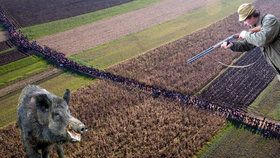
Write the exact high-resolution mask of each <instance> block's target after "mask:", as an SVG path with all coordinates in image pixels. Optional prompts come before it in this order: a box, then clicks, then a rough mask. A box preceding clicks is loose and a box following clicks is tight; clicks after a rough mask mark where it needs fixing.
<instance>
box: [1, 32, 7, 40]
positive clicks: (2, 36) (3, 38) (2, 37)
mask: <svg viewBox="0 0 280 158" xmlns="http://www.w3.org/2000/svg"><path fill="white" fill-rule="evenodd" d="M6 40H7V36H6V32H5V31H0V42H3V41H6Z"/></svg>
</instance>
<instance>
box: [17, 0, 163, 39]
mask: <svg viewBox="0 0 280 158" xmlns="http://www.w3.org/2000/svg"><path fill="white" fill-rule="evenodd" d="M159 1H160V0H134V1H132V2H129V3H125V4H122V5H118V6H115V7H112V8H107V9H103V10H99V11H96V12H92V13H88V14H83V15H79V16H75V17H71V18H67V19H63V20H57V21H52V22H49V23H44V24H39V25H34V26H30V27H26V28H23V29H22V32H23V33H24V34H25V35H27V36H28V38H29V39H37V38H40V37H43V36H47V35H52V34H56V33H58V32H63V31H66V30H70V29H73V28H75V27H79V26H82V25H85V24H89V23H93V22H95V21H98V20H102V19H105V18H109V17H112V16H116V15H120V14H123V13H127V12H130V11H133V10H137V9H141V8H144V7H146V6H149V5H151V4H153V3H156V2H159Z"/></svg>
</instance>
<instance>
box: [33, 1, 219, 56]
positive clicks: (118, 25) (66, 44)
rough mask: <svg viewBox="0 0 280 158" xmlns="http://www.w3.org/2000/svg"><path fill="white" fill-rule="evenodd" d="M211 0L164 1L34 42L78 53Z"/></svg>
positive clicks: (172, 17)
mask: <svg viewBox="0 0 280 158" xmlns="http://www.w3.org/2000/svg"><path fill="white" fill-rule="evenodd" d="M212 1H216V0H209V1H205V0H164V1H162V2H160V3H157V4H154V5H152V6H149V7H146V8H143V9H139V10H135V11H132V12H129V13H125V14H122V15H119V16H115V17H112V18H110V19H105V20H101V21H97V22H95V23H92V24H87V25H83V26H81V27H78V28H74V29H72V30H69V31H65V32H61V33H57V34H55V35H50V36H47V37H43V38H41V39H39V40H38V42H39V43H41V44H42V45H47V46H49V47H51V48H54V49H56V50H58V51H60V52H63V53H65V54H73V53H79V52H81V51H83V50H87V49H89V48H93V47H95V46H97V45H99V44H103V43H106V42H108V41H112V40H115V39H118V38H120V37H123V36H125V35H128V34H131V33H134V32H138V31H141V30H144V29H146V28H149V27H151V26H154V25H156V24H160V23H163V22H166V21H169V20H171V19H174V18H176V17H178V16H180V15H182V14H185V13H188V12H191V11H193V10H195V9H197V8H200V7H202V6H206V5H207V4H209V3H211V2H212ZM190 4H191V5H190ZM81 41H82V42H81Z"/></svg>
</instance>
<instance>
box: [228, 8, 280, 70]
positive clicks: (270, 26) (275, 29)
mask: <svg viewBox="0 0 280 158" xmlns="http://www.w3.org/2000/svg"><path fill="white" fill-rule="evenodd" d="M257 26H261V30H260V31H259V32H256V33H252V32H247V33H246V35H245V39H244V40H242V41H237V42H234V43H233V46H232V47H231V48H230V49H231V50H232V51H238V52H245V51H249V50H251V49H253V48H255V47H260V48H261V50H262V52H263V55H264V57H265V59H266V60H267V62H268V63H269V64H270V65H271V66H272V67H273V68H274V69H275V70H277V72H278V74H280V21H279V20H278V19H277V18H276V17H275V16H274V15H271V14H267V15H265V16H260V19H259V21H258V24H257Z"/></svg>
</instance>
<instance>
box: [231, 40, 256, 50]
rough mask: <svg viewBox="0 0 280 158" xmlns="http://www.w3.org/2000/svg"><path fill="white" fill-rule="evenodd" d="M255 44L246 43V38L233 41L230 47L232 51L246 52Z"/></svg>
mask: <svg viewBox="0 0 280 158" xmlns="http://www.w3.org/2000/svg"><path fill="white" fill-rule="evenodd" d="M255 47H256V46H254V45H252V44H250V43H248V42H247V41H246V40H242V41H238V42H234V43H233V45H232V46H231V47H230V49H231V50H232V51H234V52H246V51H249V50H251V49H254V48H255Z"/></svg>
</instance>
